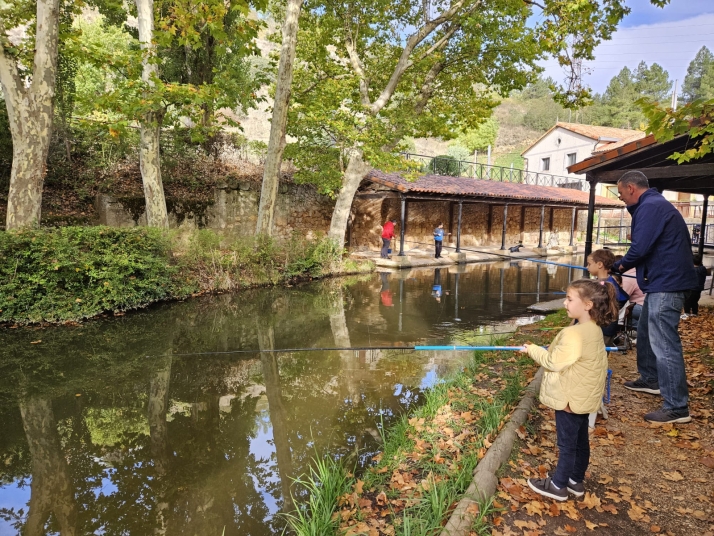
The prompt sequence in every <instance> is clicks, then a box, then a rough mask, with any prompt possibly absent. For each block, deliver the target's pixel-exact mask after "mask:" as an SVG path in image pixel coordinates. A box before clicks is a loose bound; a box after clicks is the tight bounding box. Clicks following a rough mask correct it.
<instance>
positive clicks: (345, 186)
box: [327, 150, 370, 245]
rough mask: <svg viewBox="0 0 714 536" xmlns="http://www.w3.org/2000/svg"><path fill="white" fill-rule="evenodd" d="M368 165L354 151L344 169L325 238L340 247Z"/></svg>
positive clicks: (367, 170) (360, 153)
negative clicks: (343, 175) (353, 203)
mask: <svg viewBox="0 0 714 536" xmlns="http://www.w3.org/2000/svg"><path fill="white" fill-rule="evenodd" d="M369 169H370V167H369V165H368V164H367V163H366V162H365V161H364V159H363V155H362V151H360V150H355V151H354V152H353V153H352V155H351V156H350V160H349V162H348V163H347V169H345V177H344V180H343V181H342V188H341V189H340V193H339V194H338V195H337V203H335V209H334V210H333V211H332V221H331V222H330V230H329V232H328V233H327V236H328V237H329V238H330V239H332V240H334V241H335V242H337V243H338V244H340V245H342V244H344V242H345V233H346V232H347V220H348V219H349V217H350V210H351V209H352V201H353V200H354V198H355V193H357V188H359V185H360V183H361V182H362V179H363V178H364V176H365V175H366V174H367V172H369Z"/></svg>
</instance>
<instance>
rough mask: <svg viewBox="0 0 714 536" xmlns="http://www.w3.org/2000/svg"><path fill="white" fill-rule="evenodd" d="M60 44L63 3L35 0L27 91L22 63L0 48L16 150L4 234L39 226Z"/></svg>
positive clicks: (2, 79) (2, 81)
mask: <svg viewBox="0 0 714 536" xmlns="http://www.w3.org/2000/svg"><path fill="white" fill-rule="evenodd" d="M7 30H8V29H7V28H5V27H4V25H3V22H2V20H0V33H1V34H2V35H3V36H5V34H6V31H7ZM58 40H59V0H37V26H36V31H35V54H34V58H33V65H32V82H30V84H29V85H27V84H26V80H25V78H24V77H21V76H20V73H19V71H18V62H17V61H16V60H15V59H14V58H13V57H11V56H10V55H9V54H8V53H7V52H6V51H5V49H4V48H3V45H2V42H0V85H1V86H2V91H3V94H4V96H5V104H6V106H7V113H8V118H9V120H10V133H11V134H12V144H13V151H12V170H11V173H10V191H9V195H8V204H7V218H6V221H5V227H6V229H18V228H21V227H28V226H31V225H39V223H40V211H41V207H42V184H43V182H44V179H45V172H46V169H45V165H46V162H47V151H48V149H49V145H50V135H51V134H52V115H53V102H52V100H53V97H54V94H55V80H56V77H57V45H58Z"/></svg>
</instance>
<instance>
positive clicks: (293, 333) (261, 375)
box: [0, 257, 581, 536]
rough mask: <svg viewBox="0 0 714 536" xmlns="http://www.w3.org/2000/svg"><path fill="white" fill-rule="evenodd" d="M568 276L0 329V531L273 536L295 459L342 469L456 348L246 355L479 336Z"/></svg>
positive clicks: (463, 276) (526, 275) (389, 283)
mask: <svg viewBox="0 0 714 536" xmlns="http://www.w3.org/2000/svg"><path fill="white" fill-rule="evenodd" d="M570 261H571V258H569V257H568V258H563V259H561V262H570ZM580 275H581V272H578V271H577V270H569V269H567V268H557V267H555V266H545V265H541V264H536V263H532V262H527V261H520V262H498V263H488V264H473V265H467V266H459V267H450V268H441V269H439V270H435V269H433V268H431V269H418V270H412V271H402V272H393V273H375V274H369V275H364V276H355V277H346V278H341V279H331V280H325V281H320V282H313V283H307V284H300V285H296V286H294V287H292V288H270V289H254V290H247V291H243V292H239V293H235V294H227V295H221V296H212V297H207V298H197V299H192V300H188V301H186V302H182V303H173V304H166V305H162V306H158V307H153V308H151V309H148V310H146V311H141V312H136V313H131V314H127V315H126V316H123V317H115V318H107V319H100V320H96V321H92V322H87V323H85V324H82V325H78V326H69V327H68V326H64V327H52V328H43V329H41V328H36V329H0V347H1V348H2V359H1V360H0V535H10V534H20V533H22V534H24V535H39V534H62V535H74V534H78V535H79V534H82V535H83V534H107V535H114V534H116V535H119V534H121V535H128V534H131V535H145V534H151V533H162V534H170V535H175V534H192V535H216V536H220V535H221V534H225V535H226V536H229V535H241V536H263V535H268V534H274V533H276V532H278V533H279V532H280V531H281V530H282V529H283V527H284V522H283V519H282V517H281V516H280V515H277V514H279V513H280V512H281V509H283V508H286V507H287V506H286V504H291V502H290V501H289V502H288V503H286V502H285V500H284V497H285V496H286V495H288V494H289V493H290V492H291V482H292V480H291V479H292V478H294V477H296V476H299V475H300V474H302V473H305V472H306V471H307V470H308V468H309V465H310V462H311V459H312V458H313V457H315V456H323V455H329V456H335V457H340V458H342V459H344V460H345V462H346V463H347V464H349V466H350V467H352V466H356V467H357V470H359V468H360V467H363V466H364V465H365V464H367V463H369V462H370V460H371V458H372V456H373V455H374V454H375V453H376V452H377V451H378V450H379V439H380V433H379V428H380V426H382V423H384V424H385V425H388V424H389V423H390V422H392V421H393V420H394V419H395V418H396V417H397V416H398V415H400V414H401V413H403V412H404V411H405V410H407V409H408V408H409V407H411V406H413V405H415V404H419V402H420V399H421V397H422V390H423V389H424V388H426V387H428V386H430V385H433V384H434V383H435V382H437V381H438V380H439V378H442V377H443V376H444V375H446V374H448V373H449V371H451V370H453V369H454V368H455V367H458V366H459V365H460V364H461V363H463V360H464V359H467V358H468V356H469V355H470V353H469V352H452V351H447V352H413V351H405V350H398V349H381V350H360V351H355V350H332V351H320V350H311V351H307V352H272V353H271V352H265V351H263V352H260V351H259V350H260V349H262V350H268V349H284V348H300V347H310V348H324V347H332V348H334V347H373V346H382V347H384V346H397V347H398V346H410V345H414V344H415V343H420V344H423V343H431V344H433V343H447V344H453V343H457V344H465V343H476V344H488V343H489V342H490V335H489V333H492V332H508V331H513V329H514V328H515V326H516V325H518V324H522V323H526V322H530V321H532V320H534V319H535V317H533V316H532V315H531V314H529V313H528V312H527V311H526V306H527V305H529V304H532V303H535V302H536V301H538V300H541V301H544V300H549V299H555V298H558V297H559V294H554V293H557V292H562V290H563V289H564V287H565V286H566V284H567V281H568V280H569V279H570V278H572V277H573V276H575V277H579V276H580ZM236 350H242V351H247V352H245V353H231V352H232V351H236ZM292 491H293V493H298V494H299V490H295V489H293V490H292Z"/></svg>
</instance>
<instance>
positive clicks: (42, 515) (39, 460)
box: [20, 397, 77, 536]
mask: <svg viewBox="0 0 714 536" xmlns="http://www.w3.org/2000/svg"><path fill="white" fill-rule="evenodd" d="M20 413H21V414H22V424H23V428H24V429H25V436H26V437H27V444H28V446H29V447H30V454H31V455H32V485H31V492H30V506H29V509H28V511H27V521H26V523H25V530H24V531H23V534H26V535H27V536H40V535H42V534H45V523H47V520H48V519H49V517H50V514H54V516H55V519H57V523H58V524H59V526H60V533H61V534H62V536H74V534H77V503H76V501H75V499H74V489H73V486H72V478H71V477H70V474H69V467H68V466H67V460H66V458H65V456H64V453H63V452H62V447H61V445H60V438H59V433H58V432H57V422H56V421H55V417H54V413H53V412H52V403H51V402H50V400H49V399H47V398H43V397H30V398H28V399H25V400H23V401H21V402H20Z"/></svg>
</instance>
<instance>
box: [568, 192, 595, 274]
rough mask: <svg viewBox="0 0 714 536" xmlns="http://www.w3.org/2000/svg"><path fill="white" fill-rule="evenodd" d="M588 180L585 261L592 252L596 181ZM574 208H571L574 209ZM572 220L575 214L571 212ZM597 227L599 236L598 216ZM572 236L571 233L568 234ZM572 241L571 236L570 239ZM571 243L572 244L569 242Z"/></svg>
mask: <svg viewBox="0 0 714 536" xmlns="http://www.w3.org/2000/svg"><path fill="white" fill-rule="evenodd" d="M588 182H590V195H589V197H588V225H587V227H586V229H585V262H586V263H587V262H588V257H589V256H590V254H591V253H592V252H593V220H594V219H595V186H596V185H597V182H595V181H594V180H590V181H588ZM574 210H575V209H573V211H574ZM573 221H575V214H574V212H573ZM597 229H598V236H600V216H599V215H598V219H597ZM570 236H571V237H572V236H573V235H572V233H571V235H570ZM570 241H571V242H572V238H571V239H570ZM571 245H572V244H571Z"/></svg>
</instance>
